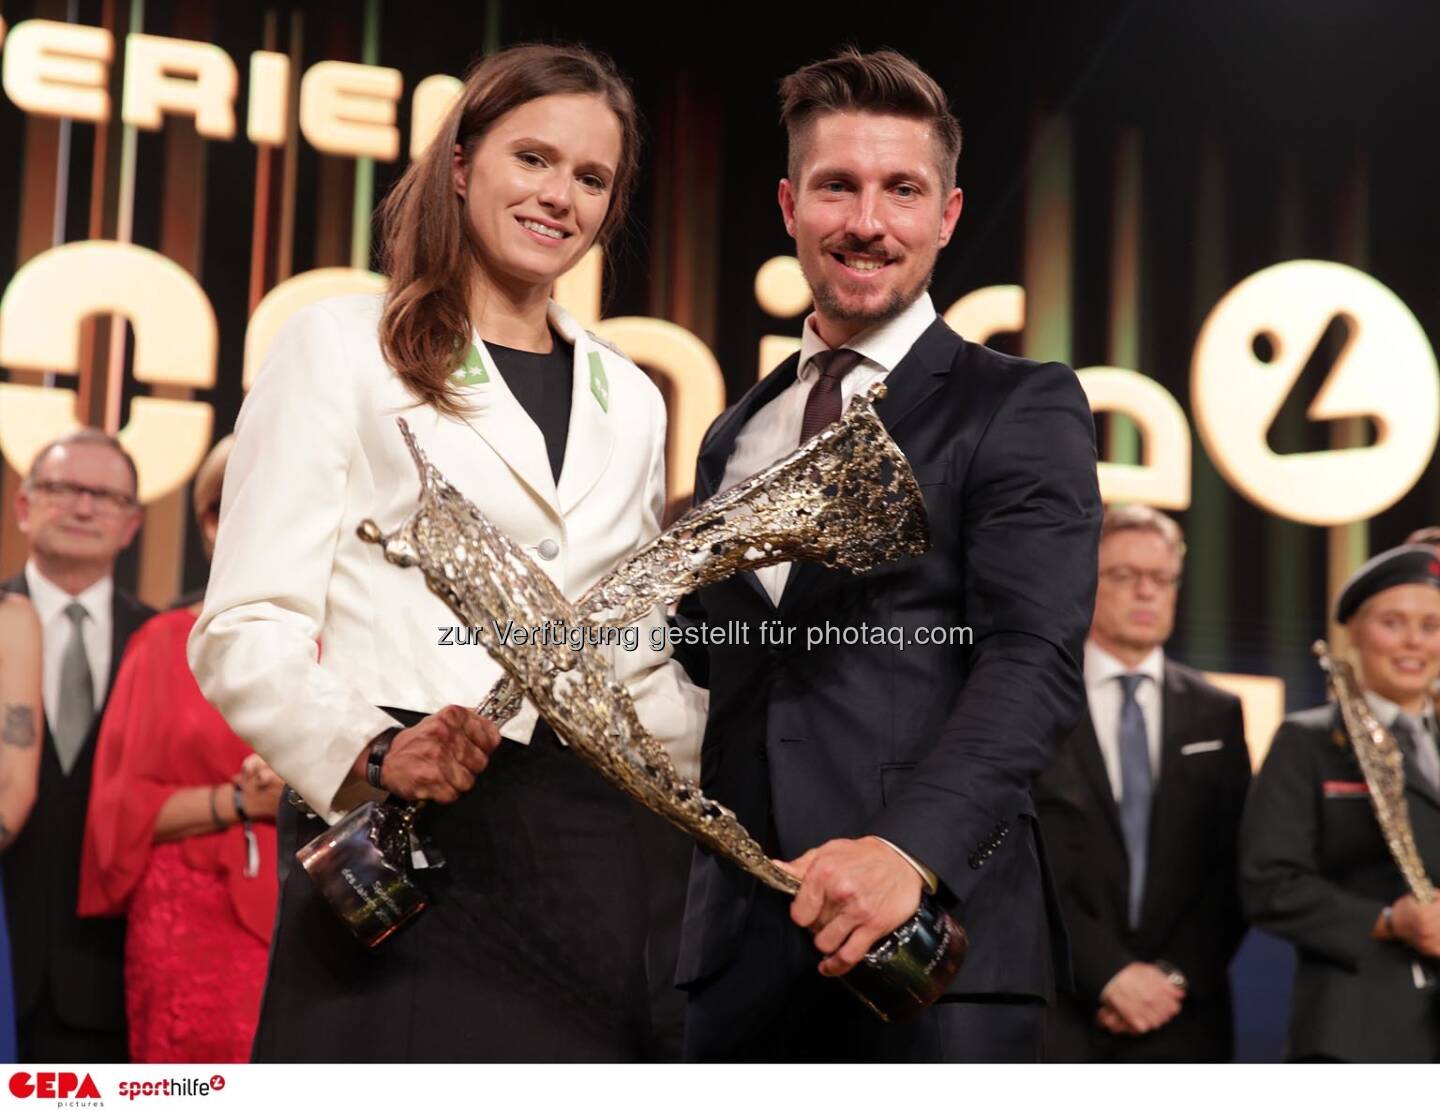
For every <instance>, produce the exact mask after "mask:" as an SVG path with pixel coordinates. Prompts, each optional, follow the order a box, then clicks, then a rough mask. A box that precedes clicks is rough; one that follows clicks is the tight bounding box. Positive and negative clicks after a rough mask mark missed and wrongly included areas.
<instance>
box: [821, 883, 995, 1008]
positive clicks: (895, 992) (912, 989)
mask: <svg viewBox="0 0 1440 1111" xmlns="http://www.w3.org/2000/svg"><path fill="white" fill-rule="evenodd" d="M969 947H970V941H969V939H968V938H967V937H966V936H965V931H964V929H962V928H961V926H960V923H959V922H956V921H955V919H953V918H951V917H950V916H949V915H948V914H946V913H945V912H944V911H943V910H941V909H940V904H939V903H937V902H936V901H935V900H934V899H933V898H931V897H930V896H929V895H922V896H921V897H920V908H919V909H918V910H917V911H916V912H915V915H914V917H913V918H911V919H910V920H909V921H908V922H906V923H905V924H904V925H903V926H901V927H900V928H899V929H897V930H895V931H894V932H893V933H891V934H889V935H888V936H886V937H883V938H881V939H880V940H879V941H877V942H876V943H875V944H874V945H873V946H872V947H871V949H870V952H868V953H866V954H865V959H864V960H862V961H861V962H860V963H859V964H857V965H856V966H855V967H854V968H852V969H851V970H850V971H849V972H848V973H846V974H845V976H843V977H842V978H841V980H840V982H841V983H842V984H844V985H845V986H846V987H847V988H849V989H850V990H851V991H852V992H853V993H854V994H855V995H856V996H858V997H859V999H860V1001H861V1002H862V1003H864V1004H865V1005H866V1006H867V1007H869V1008H870V1009H871V1010H872V1011H874V1012H875V1014H876V1015H878V1016H879V1017H880V1018H881V1019H883V1020H884V1021H886V1022H903V1021H904V1020H906V1019H909V1018H914V1017H915V1016H916V1015H918V1014H919V1013H920V1012H921V1011H923V1010H924V1009H925V1008H926V1007H928V1006H930V1004H931V1003H934V1002H935V1000H937V999H939V998H940V996H941V995H943V994H944V992H945V989H946V988H947V987H949V986H950V982H951V981H952V980H954V979H955V974H956V973H957V972H959V971H960V965H961V964H962V963H963V962H964V960H965V952H966V950H967V949H968V948H969Z"/></svg>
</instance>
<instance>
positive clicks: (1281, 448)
mask: <svg viewBox="0 0 1440 1111" xmlns="http://www.w3.org/2000/svg"><path fill="white" fill-rule="evenodd" d="M1080 9H1083V10H1080ZM1252 9H1254V10H1252ZM696 14H697V15H698V16H699V17H700V18H702V19H703V20H706V21H709V22H707V25H706V27H705V31H704V34H703V36H697V37H694V38H685V37H681V36H677V35H676V34H674V33H673V28H672V27H671V26H670V25H669V24H667V23H666V22H665V21H663V20H660V19H659V18H658V17H657V16H656V15H655V14H654V13H653V12H651V11H648V10H647V11H644V12H643V14H636V15H631V14H628V13H627V12H625V11H624V10H622V8H621V6H619V5H603V4H587V5H583V6H582V5H572V4H566V3H554V4H549V5H543V6H541V5H521V4H499V3H490V4H484V3H464V4H461V3H441V2H427V3H424V4H414V3H399V2H397V0H355V2H352V3H340V2H336V3H328V4H326V3H305V4H274V5H266V4H262V3H257V4H234V3H222V2H220V0H185V2H184V3H180V2H178V0H169V2H164V0H33V2H28V3H27V2H16V0H4V2H3V3H0V36H3V38H0V51H3V92H0V151H3V152H5V154H6V155H7V157H5V158H4V159H3V161H0V289H3V300H0V374H3V384H0V454H3V456H4V461H5V462H4V478H3V505H4V516H3V525H0V574H9V573H10V572H12V571H13V570H14V569H15V568H16V567H18V566H19V564H20V563H21V562H22V561H23V558H24V549H23V543H22V538H21V537H20V535H19V534H18V532H17V530H16V528H15V524H14V515H13V510H12V506H13V499H14V496H15V490H16V486H17V483H18V472H20V471H23V469H24V468H25V467H26V466H27V465H28V462H29V459H30V458H31V456H32V455H33V453H34V451H35V449H36V448H38V447H39V445H40V444H41V443H43V442H44V441H45V440H46V439H48V438H50V437H51V436H53V435H55V434H58V433H59V432H62V431H64V430H65V429H66V428H68V427H70V426H72V425H73V424H75V423H77V422H81V423H92V424H97V425H102V426H104V427H106V428H108V429H111V430H113V431H119V432H120V433H121V435H122V437H123V438H124V439H125V440H126V443H127V445H128V446H129V447H130V448H131V449H132V450H133V451H134V453H135V454H136V456H137V458H138V459H139V462H140V468H141V481H142V492H143V496H144V498H145V501H146V503H147V505H146V524H145V528H144V530H143V533H142V537H141V540H140V541H139V542H138V544H137V545H136V547H135V548H134V550H133V551H132V552H131V553H129V554H128V555H127V557H126V558H125V560H124V563H123V565H122V568H121V580H122V582H124V583H125V584H126V585H131V586H134V587H136V588H137V589H138V590H139V591H140V593H141V594H142V595H143V596H144V597H145V598H146V599H147V600H148V601H150V602H152V603H154V604H157V605H163V604H164V603H165V602H167V601H168V600H169V599H171V598H172V597H174V596H176V595H178V594H180V593H181V592H182V591H184V590H188V589H192V588H194V587H197V586H199V585H200V584H201V583H203V581H204V575H205V567H204V560H203V555H202V553H201V548H200V544H199V538H198V534H197V532H196V529H195V524H194V521H193V520H192V519H191V514H190V511H189V508H188V494H189V481H190V478H191V476H192V474H193V471H194V468H195V466H196V465H197V464H198V462H199V461H200V459H201V458H202V457H203V455H204V453H205V451H206V450H207V449H208V447H209V446H210V444H211V443H213V441H214V440H215V439H217V438H218V437H220V436H222V435H224V434H225V433H226V432H228V431H229V430H230V428H231V426H232V424H233V422H234V419H235V415H236V412H237V411H238V408H239V405H240V402H241V399H242V397H243V394H244V390H245V387H246V385H247V384H248V382H249V381H250V379H251V378H252V377H253V375H254V373H255V371H256V370H257V369H258V366H259V362H260V360H261V358H262V357H263V354H264V349H265V346H266V344H267V342H268V340H269V338H270V337H272V336H273V334H274V331H275V329H276V328H277V327H278V325H279V323H280V322H281V321H282V320H283V319H284V317H285V316H286V315H287V314H288V313H289V312H292V311H294V309H295V308H296V307H298V306H299V305H301V304H304V303H305V302H306V301H307V300H309V299H312V298H314V297H316V296H323V295H326V294H328V293H331V292H338V291H344V290H350V289H361V288H379V287H380V283H381V279H380V278H379V277H378V275H375V274H374V273H373V272H372V271H373V268H374V266H375V264H376V262H375V257H374V233H373V228H372V221H371V213H372V211H373V208H374V205H375V202H376V200H377V198H379V197H380V196H382V195H383V194H384V191H385V190H386V188H387V187H388V186H389V185H390V184H391V183H392V182H393V181H394V180H395V178H396V176H397V175H398V173H399V172H400V171H401V170H402V169H403V167H404V165H405V164H406V162H407V161H408V159H409V158H410V157H411V155H412V153H413V152H415V151H416V150H418V149H420V148H421V147H423V145H424V143H425V142H426V141H427V139H428V137H429V134H430V131H431V129H432V128H433V126H434V124H435V121H436V120H437V119H438V118H439V116H440V115H441V114H443V112H444V110H445V107H446V106H447V104H448V103H449V99H450V97H451V96H453V93H454V89H455V88H456V81H455V78H456V77H458V76H459V75H461V74H463V72H464V70H465V69H466V67H467V66H468V65H469V64H470V62H471V61H473V60H474V59H475V58H477V57H478V56H480V55H481V54H483V53H484V52H485V51H488V50H493V49H495V48H497V47H499V46H503V45H505V44H508V43H514V42H518V41H524V40H528V39H535V38H539V39H546V40H551V41H555V40H578V41H583V42H585V43H588V44H590V45H592V46H594V47H598V48H600V49H602V50H605V51H607V52H609V53H610V54H612V55H613V56H614V57H615V58H616V60H617V61H618V62H619V63H620V65H621V66H622V68H623V69H625V70H626V71H627V72H628V73H629V74H630V75H631V76H632V77H633V79H634V81H635V85H636V89H637V94H638V97H639V101H640V104H641V107H642V110H643V112H644V116H645V121H646V130H647V149H646V151H645V156H644V165H645V172H644V178H643V181H642V185H641V192H640V196H639V198H638V202H637V206H636V210H635V216H634V219H633V220H632V221H631V225H630V227H629V228H628V229H627V232H626V234H625V235H624V236H623V237H622V239H621V241H620V242H619V243H618V244H617V246H616V248H615V250H614V251H613V252H612V255H611V257H610V258H608V259H604V260H602V259H599V258H593V259H591V260H589V263H588V265H587V266H585V267H583V268H582V270H581V271H580V272H578V273H577V274H575V275H574V276H573V277H572V278H570V279H567V281H566V282H565V283H564V285H563V288H561V289H560V290H558V291H557V296H559V297H560V299H561V300H563V301H564V302H565V303H566V304H567V305H569V306H570V307H571V308H572V310H574V311H576V312H578V313H579V314H580V315H581V316H582V317H584V318H586V319H587V320H588V321H590V322H591V323H592V324H593V326H594V327H595V328H596V330H597V331H599V332H600V333H601V334H603V335H605V336H607V337H608V338H610V339H611V340H613V341H614V342H616V343H618V344H619V345H620V346H621V347H622V348H624V349H625V350H626V351H627V352H628V353H629V354H630V355H631V356H632V357H634V358H635V359H636V360H637V361H638V362H640V363H642V365H644V366H646V368H647V369H648V370H650V371H651V372H652V373H653V374H654V376H655V377H656V380H657V381H658V382H659V383H660V385H661V387H662V389H663V390H664V391H665V394H666V397H667V400H668V402H669V404H670V409H671V417H672V419H671V427H672V442H671V444H670V445H669V459H670V463H671V467H670V487H671V494H672V503H673V505H674V506H677V507H678V506H681V505H683V504H684V503H685V501H686V499H687V498H688V496H689V491H690V487H691V477H692V476H691V466H692V460H693V456H694V451H695V448H696V446H697V444H698V442H699V437H700V435H701V434H702V433H703V431H704V428H705V426H706V424H707V423H708V421H709V420H710V419H711V418H712V417H713V416H714V415H715V414H716V413H717V412H718V411H719V410H720V409H721V407H722V406H723V405H724V404H725V402H726V400H727V399H732V400H733V399H734V398H735V397H737V396H738V395H739V393H740V392H741V391H743V390H744V389H745V388H746V387H747V386H748V385H750V384H751V383H753V382H754V381H755V379H756V377H757V376H758V375H760V374H763V373H764V372H765V371H766V370H767V369H768V368H769V367H771V366H773V365H774V363H776V362H777V361H779V359H780V358H782V357H783V356H784V355H785V354H787V353H788V352H789V351H790V350H792V349H793V348H794V346H795V345H796V342H797V341H796V338H795V337H796V336H797V334H798V330H799V324H800V321H801V320H802V319H803V316H804V313H805V312H806V311H807V308H808V304H807V299H806V295H805V290H804V286H803V283H802V282H800V281H799V277H798V268H797V267H796V265H795V263H794V260H793V258H792V257H791V243H790V241H789V240H788V238H787V237H786V235H785V234H784V230H783V228H782V226H781V223H780V220H779V218H778V214H777V211H776V205H775V190H776V183H777V181H778V179H779V178H780V177H781V175H782V174H783V168H784V141H783V136H782V134H781V132H780V130H779V128H778V126H777V124H776V103H775V86H776V82H777V80H778V79H779V78H780V77H781V76H782V75H784V74H785V73H787V72H789V71H790V70H792V69H794V68H795V67H796V66H798V65H800V64H803V63H804V62H807V61H811V60H814V59H815V58H818V57H821V56H823V55H825V54H827V53H829V52H831V51H832V50H833V49H834V48H835V47H837V46H839V45H842V44H844V43H846V42H853V43H855V44H857V45H860V46H862V47H866V48H873V47H878V46H894V47H896V48H898V49H901V50H904V51H906V52H907V53H909V54H911V55H912V56H914V57H915V58H917V59H918V60H919V61H920V62H921V63H922V64H923V65H925V66H926V68H927V69H929V70H930V72H931V73H933V74H934V75H935V76H936V77H937V78H938V79H939V80H940V81H941V82H942V84H943V85H944V86H945V87H946V89H947V90H948V92H949V93H950V95H951V97H952V99H953V101H954V104H955V107H956V110H957V112H958V114H959V116H960V119H961V122H962V125H963V126H964V128H965V149H964V153H963V155H962V158H961V162H960V169H959V181H960V184H961V186H962V187H963V188H964V189H965V193H966V203H965V210H964V214H963V215H962V218H961V221H960V225H959V228H958V231H957V234H956V237H955V240H954V242H953V243H952V245H951V246H950V248H949V249H948V250H947V251H946V252H945V254H944V255H943V256H942V257H941V260H940V264H939V267H938V268H937V271H936V274H935V279H934V287H933V291H932V292H933V296H934V298H935V301H936V304H937V306H938V307H939V308H940V309H941V311H942V312H945V313H946V315H947V318H948V319H950V320H951V322H952V323H953V324H954V325H955V326H956V327H957V328H958V329H959V330H960V331H961V332H962V333H964V334H965V335H967V336H969V337H970V338H972V339H977V340H981V341H984V342H988V343H991V344H992V345H993V346H996V347H998V348H1001V349H1004V350H1009V351H1014V352H1018V353H1023V354H1025V355H1028V356H1032V357H1037V358H1046V359H1061V360H1064V361H1066V362H1069V363H1071V364H1072V365H1074V366H1075V367H1076V368H1077V369H1080V370H1081V376H1082V381H1083V382H1084V384H1085V388H1086V390H1087V393H1088V394H1089V396H1090V398H1091V401H1092V405H1093V406H1094V407H1095V409H1096V413H1097V429H1098V431H1099V433H1100V436H1101V444H1102V456H1103V458H1104V463H1103V464H1102V485H1103V487H1104V492H1105V495H1106V497H1107V499H1109V500H1112V501H1113V500H1119V499H1125V500H1141V501H1146V502H1150V503H1152V504H1155V505H1157V506H1160V507H1162V508H1165V509H1167V510H1168V511H1171V512H1173V513H1175V514H1176V515H1177V516H1178V518H1179V519H1180V521H1181V522H1182V524H1183V525H1184V526H1185V528H1186V530H1187V533H1188V539H1189V544H1190V554H1189V558H1188V560H1187V566H1186V579H1185V584H1184V589H1183V594H1182V599H1181V606H1182V614H1181V619H1180V622H1179V626H1178V630H1177V634H1176V637H1175V640H1174V642H1173V643H1172V645H1171V649H1172V651H1173V652H1174V654H1175V655H1176V656H1178V657H1179V658H1181V659H1184V660H1186V661H1188V662H1190V663H1192V664H1195V665H1197V666H1200V667H1202V668H1205V669H1207V670H1208V671H1210V672H1212V673H1216V674H1217V675H1220V676H1221V677H1222V678H1223V679H1224V681H1225V682H1227V683H1229V684H1230V685H1231V686H1232V687H1233V688H1235V689H1237V690H1240V691H1242V692H1243V693H1244V694H1245V695H1246V698H1247V703H1246V707H1247V722H1248V725H1249V728H1250V732H1251V740H1252V745H1253V747H1254V749H1255V753H1256V756H1257V759H1258V757H1259V755H1260V753H1262V752H1263V748H1264V745H1265V744H1266V743H1268V740H1269V734H1270V732H1271V731H1272V730H1273V725H1274V721H1275V719H1276V718H1277V716H1278V715H1279V714H1280V713H1281V712H1282V711H1283V710H1285V709H1295V708H1298V707H1300V706H1304V705H1308V704H1312V703H1314V702H1316V701H1319V700H1320V699H1321V698H1322V697H1323V691H1322V688H1321V683H1320V680H1319V676H1318V673H1317V670H1316V668H1315V667H1314V665H1313V663H1312V661H1311V658H1310V654H1309V645H1310V643H1311V641H1312V640H1313V639H1315V638H1316V637H1317V636H1322V635H1327V634H1330V635H1333V632H1334V631H1333V630H1330V629H1329V628H1328V627H1327V621H1326V617H1325V611H1326V603H1327V599H1329V598H1330V597H1331V596H1332V594H1333V592H1334V588H1335V585H1336V584H1337V583H1338V582H1339V581H1340V580H1342V579H1343V578H1344V576H1345V575H1347V574H1348V573H1349V572H1350V570H1352V569H1353V568H1354V567H1355V566H1356V565H1357V564H1358V563H1359V562H1360V561H1361V560H1362V559H1363V558H1365V556H1366V555H1367V554H1369V553H1370V552H1371V551H1373V550H1377V549H1379V548H1383V547H1386V546H1389V545H1392V544H1395V543H1397V542H1399V541H1400V540H1401V539H1402V538H1403V536H1404V535H1405V534H1406V533H1407V532H1408V531H1410V530H1411V529H1412V528H1415V527H1417V526H1419V525H1422V524H1429V523H1433V522H1435V521H1436V520H1437V518H1440V512H1437V508H1436V496H1437V493H1440V478H1437V476H1436V475H1435V473H1434V468H1433V467H1431V465H1430V464H1431V461H1432V457H1433V455H1434V451H1435V443H1436V434H1437V428H1440V383H1437V372H1436V364H1435V357H1434V354H1433V351H1432V344H1431V341H1430V339H1429V336H1430V335H1431V334H1433V332H1434V329H1435V325H1436V324H1437V323H1440V296H1437V294H1440V289H1437V282H1440V269H1437V267H1436V266H1435V265H1434V261H1433V258H1432V252H1431V251H1430V250H1429V246H1430V245H1431V244H1434V243H1435V242H1437V241H1440V238H1437V233H1440V208H1437V206H1436V205H1435V204H1434V197H1435V196H1436V195H1437V192H1440V189H1437V186H1440V155H1437V152H1436V148H1435V145H1434V144H1433V143H1432V142H1430V140H1429V137H1428V135H1426V134H1423V133H1417V132H1416V130H1415V129H1414V127H1413V124H1412V121H1415V120H1424V119H1430V118H1434V111H1435V108H1436V107H1437V105H1436V100H1437V91H1440V81H1437V79H1436V77H1435V76H1434V67H1433V65H1432V59H1431V58H1430V55H1429V52H1430V50H1431V48H1432V47H1431V44H1433V42H1434V41H1436V36H1437V32H1440V17H1437V16H1436V14H1435V13H1434V12H1433V11H1432V10H1430V8H1429V7H1427V6H1425V5H1421V4H1414V5H1403V4H1384V3H1382V4H1379V5H1369V6H1367V7H1366V10H1365V11H1364V12H1360V11H1358V10H1355V8H1354V7H1353V6H1349V5H1338V4H1315V3H1302V2H1299V0H1292V2H1272V3H1268V4H1265V5H1231V4H1226V3H1220V4H1206V5H1179V4H1168V5H1150V4H1134V5H1123V4H1083V5H1076V4H1055V5H1037V4H993V5H982V4H948V5H935V6H931V7H929V8H927V9H925V10H924V11H923V12H918V13H917V12H909V11H905V12H902V11H901V10H899V9H896V10H894V11H887V10H885V9H881V8H876V7H873V6H872V7H871V8H870V9H869V11H868V13H866V14H864V16H863V18H850V17H849V16H848V15H847V14H845V13H832V14H831V15H830V16H829V17H828V18H827V19H821V18H818V17H812V18H810V19H808V20H805V21H800V20H798V19H796V20H794V21H787V20H786V19H785V18H780V17H777V16H776V14H775V10H774V6H773V5H772V6H755V7H753V8H751V7H749V6H745V5H739V6H732V7H729V8H726V9H724V10H723V12H722V11H717V10H714V9H706V10H705V11H704V12H699V11H698V10H697V13H696ZM1252 941H1253V939H1252ZM1287 962H1288V957H1287V955H1286V954H1285V952H1284V950H1283V947H1278V946H1273V945H1272V946H1270V947H1269V948H1262V949H1260V950H1252V949H1250V948H1247V951H1246V953H1245V955H1244V956H1243V957H1242V960H1241V961H1240V962H1239V964H1238V966H1237V986H1238V988H1239V990H1240V994H1241V1003H1242V1007H1241V1009H1242V1018H1241V1029H1242V1035H1243V1036H1242V1052H1243V1055H1245V1056H1246V1057H1249V1058H1252V1059H1253V1058H1265V1057H1274V1056H1276V1055H1278V1053H1279V1049H1280V1039H1281V1037H1282V1031H1283V1020H1284V993H1285V990H1286V983H1287V977H1288V963H1287Z"/></svg>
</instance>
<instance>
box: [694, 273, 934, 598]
mask: <svg viewBox="0 0 1440 1111" xmlns="http://www.w3.org/2000/svg"><path fill="white" fill-rule="evenodd" d="M934 323H935V306H934V304H932V303H931V301H930V295H929V294H928V293H922V294H921V295H920V296H919V297H917V298H916V299H915V301H914V303H913V304H911V305H910V306H909V307H908V308H906V309H905V311H904V312H902V313H901V314H900V315H899V316H897V317H895V318H894V319H893V320H887V321H886V322H885V323H883V324H878V325H876V326H875V327H874V328H870V329H868V330H866V331H864V332H861V333H860V334H859V335H858V336H856V337H855V338H854V339H852V340H851V341H850V342H849V343H847V344H845V345H844V346H845V347H848V348H850V350H852V351H858V352H859V353H860V355H861V360H860V362H859V363H857V364H856V365H855V369H853V370H852V371H850V373H849V374H847V375H845V377H844V378H842V379H841V380H840V411H841V412H842V413H843V412H844V411H845V409H846V408H848V407H849V405H850V399H851V398H852V397H854V396H855V395H856V394H857V393H860V392H862V391H863V390H866V389H868V388H869V387H870V386H872V385H874V384H875V383H876V382H883V381H884V380H885V378H886V377H887V376H888V375H889V373H890V372H891V371H892V370H894V369H895V368H896V367H897V366H899V365H900V360H901V359H903V358H905V356H906V355H907V354H909V353H910V348H912V347H914V346H915V341H916V340H918V339H919V338H920V337H921V336H922V335H923V334H924V333H925V330H926V329H927V328H929V327H930V325H932V324H934ZM829 350H830V347H829V345H827V344H826V342H825V341H824V340H823V339H821V338H820V333H819V332H817V331H816V330H815V314H814V313H811V314H810V315H809V316H808V317H806V318H805V331H804V335H803V337H802V338H801V340H800V371H799V374H798V375H797V376H796V379H795V381H794V382H793V383H792V384H791V385H789V386H787V387H786V388H785V389H784V390H782V391H781V392H780V393H779V394H778V395H777V396H776V397H775V398H773V399H772V400H771V401H770V402H769V403H768V404H767V405H766V406H765V407H764V408H762V409H761V410H760V411H759V412H758V413H756V414H755V415H754V416H753V417H751V418H750V420H749V421H748V422H746V425H745V427H744V428H742V429H741V430H740V435H739V436H737V437H736V438H735V447H734V449H733V450H732V451H731V452H730V459H729V461H728V462H727V463H726V464H725V476H724V478H723V479H721V481H720V490H728V489H729V488H730V487H731V486H734V485H735V484H736V483H738V482H744V481H745V479H747V478H749V477H750V476H751V475H753V474H755V473H756V472H757V471H760V470H763V469H764V468H765V467H768V466H769V465H770V464H771V463H774V462H775V461H776V460H778V459H783V458H784V457H785V456H787V455H789V454H790V453H791V452H792V451H794V450H795V448H796V447H798V446H799V442H800V426H801V424H802V423H803V422H804V419H805V403H806V401H808V400H809V398H810V390H811V388H812V387H813V386H814V385H815V380H816V379H817V378H818V377H819V376H820V375H819V371H818V370H817V369H816V368H815V365H814V364H813V363H812V362H811V360H812V359H814V357H815V356H816V355H818V354H820V353H821V352H822V351H829ZM719 492H720V491H719V490H717V491H716V493H719ZM755 577H756V578H757V579H759V580H760V585H761V586H763V587H764V588H765V593H767V594H768V595H770V600H771V601H772V602H774V603H775V604H776V605H779V604H780V596H781V595H782V594H783V593H784V592H785V583H786V581H787V580H788V579H789V577H790V564H788V563H777V564H775V565H774V566H773V567H761V568H759V569H758V570H757V571H756V572H755Z"/></svg>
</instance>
